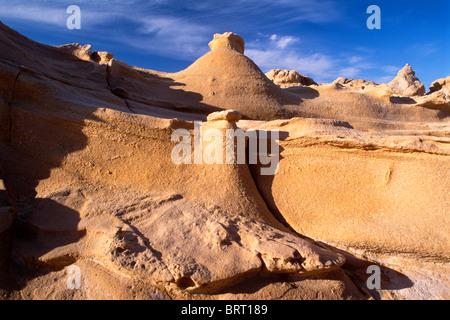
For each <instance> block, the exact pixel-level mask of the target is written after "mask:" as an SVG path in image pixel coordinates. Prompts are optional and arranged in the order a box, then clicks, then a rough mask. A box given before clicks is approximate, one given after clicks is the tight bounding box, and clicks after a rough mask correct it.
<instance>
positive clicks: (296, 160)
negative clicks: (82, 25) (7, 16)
mask: <svg viewBox="0 0 450 320" xmlns="http://www.w3.org/2000/svg"><path fill="white" fill-rule="evenodd" d="M210 47H211V49H212V50H211V52H209V53H207V54H206V55H204V56H203V57H200V58H199V59H198V60H197V61H195V62H194V63H193V64H192V65H191V66H190V67H189V68H187V69H186V70H183V71H180V72H178V73H173V74H169V73H163V72H157V71H152V70H144V69H140V68H137V67H131V66H128V65H127V64H126V63H123V62H120V61H117V60H115V59H113V58H112V55H111V54H108V53H102V52H96V51H95V52H94V53H92V48H91V47H90V46H82V45H79V44H73V45H67V46H62V47H51V46H46V45H42V44H39V43H36V42H33V41H32V40H29V39H27V38H25V37H23V36H21V35H20V34H18V33H16V32H14V31H13V30H11V29H9V28H7V27H6V26H4V25H2V24H0V48H7V50H0V78H1V79H2V81H1V82H0V123H1V130H0V148H1V150H2V153H1V154H0V173H1V176H0V178H1V180H0V182H1V183H0V237H2V238H1V239H4V240H5V241H3V240H2V242H0V243H1V244H2V245H1V246H0V254H1V256H2V260H1V261H2V264H1V265H0V276H1V280H2V281H0V297H2V298H8V297H9V298H13V299H21V298H26V299H74V298H77V299H96V298H99V299H111V298H117V299H236V298H242V299H276V298H284V299H317V298H319V299H320V298H321V299H367V298H370V297H372V298H394V299H396V298H448V292H449V286H450V281H449V276H448V275H449V271H448V262H449V251H448V250H449V249H448V248H449V246H448V243H449V239H448V237H449V234H450V231H449V230H448V226H449V225H450V224H449V223H448V215H447V211H448V210H447V208H448V207H449V205H450V204H449V203H448V201H449V200H448V195H447V192H446V190H447V189H448V188H447V186H448V185H449V182H450V181H449V177H448V175H447V174H446V172H448V171H449V169H450V168H449V162H448V160H447V158H448V155H449V149H448V143H447V142H448V141H447V139H448V136H449V126H448V114H447V112H448V109H447V108H448V102H447V100H443V101H444V102H443V103H441V102H439V101H438V102H436V101H437V100H436V99H437V98H436V97H435V96H437V95H439V97H447V96H446V95H447V91H445V90H447V89H446V88H447V82H445V81H440V82H439V81H437V84H435V85H433V88H434V89H433V90H432V92H431V93H430V94H429V95H426V96H423V97H420V98H417V97H408V96H398V94H395V97H394V96H393V95H394V93H393V92H392V91H391V89H390V88H389V87H388V86H387V85H376V84H374V83H370V82H365V81H359V80H352V81H343V82H339V83H333V84H321V85H314V86H312V87H306V86H297V87H295V86H294V87H291V88H286V89H283V88H280V87H279V86H277V85H275V84H274V83H273V82H272V81H271V80H269V79H268V78H267V77H266V76H265V75H264V74H263V73H262V72H261V70H260V69H259V68H258V66H256V64H254V62H253V61H251V60H250V59H249V58H247V57H246V56H245V55H244V54H243V53H244V41H243V40H242V38H240V37H239V36H238V35H236V34H233V33H226V34H223V35H215V36H214V40H213V41H212V42H211V43H210ZM407 73H408V72H407ZM408 74H410V73H408ZM425 98H427V99H429V100H427V101H425V100H422V99H425ZM442 99H444V98H442ZM445 99H446V98H445ZM421 103H422V105H421ZM194 121H203V122H204V127H203V129H208V128H214V129H217V130H218V131H219V132H223V131H224V130H226V129H242V130H245V131H254V132H256V133H257V135H259V136H261V132H262V131H273V130H277V131H279V139H278V141H277V142H276V143H277V145H276V147H277V148H276V149H277V150H279V152H278V154H272V156H277V157H279V160H280V161H279V165H278V172H277V174H276V175H272V176H263V175H261V170H260V169H261V168H262V167H264V166H265V164H263V163H261V161H259V162H258V163H256V164H255V163H251V164H247V163H243V164H242V163H239V164H237V163H236V162H234V163H233V164H227V165H225V164H217V163H215V164H212V165H209V164H206V163H201V164H195V165H194V164H179V165H177V164H175V163H173V162H172V160H171V154H172V151H173V149H174V147H175V146H176V145H177V143H178V142H179V141H174V140H173V139H172V134H173V132H174V131H175V130H177V129H182V130H184V131H183V133H184V134H185V135H186V136H189V137H190V138H191V141H193V140H194V137H195V134H196V132H195V125H194ZM269 136H270V133H269ZM246 143H247V148H249V147H248V143H249V140H247V142H246ZM263 144H265V141H263V140H262V139H259V141H258V147H260V146H261V145H263ZM267 144H268V146H269V152H274V151H273V150H275V148H274V149H272V148H271V145H270V144H269V140H268V142H267ZM205 145H206V144H205ZM244 145H245V144H244ZM257 152H261V149H259V151H257ZM6 244H7V245H6ZM350 252H351V253H350ZM3 258H4V259H3ZM371 264H378V265H379V266H381V265H383V267H381V270H382V287H381V289H380V290H367V289H366V287H365V286H366V282H365V280H366V278H367V274H366V269H367V267H368V266H369V265H371ZM74 265H75V266H77V267H78V268H79V269H80V270H81V275H82V276H81V288H80V290H68V289H67V276H68V275H67V274H66V272H68V271H69V270H72V269H71V268H70V267H73V266H74ZM423 270H425V271H423ZM45 288H50V289H49V290H46V289H45Z"/></svg>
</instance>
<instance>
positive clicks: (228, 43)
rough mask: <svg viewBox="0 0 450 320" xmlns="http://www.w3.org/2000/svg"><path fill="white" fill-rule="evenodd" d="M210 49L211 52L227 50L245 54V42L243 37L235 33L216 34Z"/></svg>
mask: <svg viewBox="0 0 450 320" xmlns="http://www.w3.org/2000/svg"><path fill="white" fill-rule="evenodd" d="M209 47H210V48H211V50H215V49H217V48H226V49H231V50H235V51H237V52H239V53H242V54H244V47H245V42H244V39H242V38H241V36H239V35H237V34H236V33H233V32H225V33H223V34H220V33H216V34H214V39H213V40H211V42H210V43H209Z"/></svg>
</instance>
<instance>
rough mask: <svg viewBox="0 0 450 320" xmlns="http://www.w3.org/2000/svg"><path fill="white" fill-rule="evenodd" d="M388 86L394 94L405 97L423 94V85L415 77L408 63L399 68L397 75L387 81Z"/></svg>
mask: <svg viewBox="0 0 450 320" xmlns="http://www.w3.org/2000/svg"><path fill="white" fill-rule="evenodd" d="M388 86H389V88H391V89H392V91H393V92H394V93H396V94H399V95H401V96H405V97H413V96H423V95H424V94H425V86H424V85H423V83H421V82H420V80H419V79H418V78H417V77H416V73H415V72H414V71H413V69H412V68H411V66H410V65H409V64H406V65H405V66H404V67H403V69H401V70H400V71H399V72H398V73H397V76H396V77H395V78H394V79H393V80H392V81H391V82H389V83H388Z"/></svg>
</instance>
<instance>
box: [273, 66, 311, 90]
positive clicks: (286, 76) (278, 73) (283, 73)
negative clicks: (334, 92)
mask: <svg viewBox="0 0 450 320" xmlns="http://www.w3.org/2000/svg"><path fill="white" fill-rule="evenodd" d="M266 76H267V78H269V79H270V80H272V81H273V82H274V83H276V84H278V85H282V86H284V87H286V86H290V85H295V84H301V85H304V86H311V85H317V83H316V82H315V81H314V80H313V79H311V78H310V77H307V76H304V75H302V74H300V73H298V71H297V70H281V69H273V70H270V71H269V72H267V73H266Z"/></svg>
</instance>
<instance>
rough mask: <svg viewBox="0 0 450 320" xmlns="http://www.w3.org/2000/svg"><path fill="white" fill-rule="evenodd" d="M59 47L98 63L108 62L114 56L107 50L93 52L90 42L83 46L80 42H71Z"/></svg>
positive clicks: (78, 56)
mask: <svg viewBox="0 0 450 320" xmlns="http://www.w3.org/2000/svg"><path fill="white" fill-rule="evenodd" d="M58 48H61V49H63V50H64V51H66V52H68V53H69V54H71V55H74V56H75V57H77V58H79V59H81V60H85V61H93V62H96V63H98V64H108V63H109V62H110V61H111V60H112V59H113V57H114V55H113V54H112V53H109V52H106V51H94V52H92V46H91V45H90V44H86V45H84V46H82V45H81V44H79V43H70V44H64V45H62V46H59V47H58Z"/></svg>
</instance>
